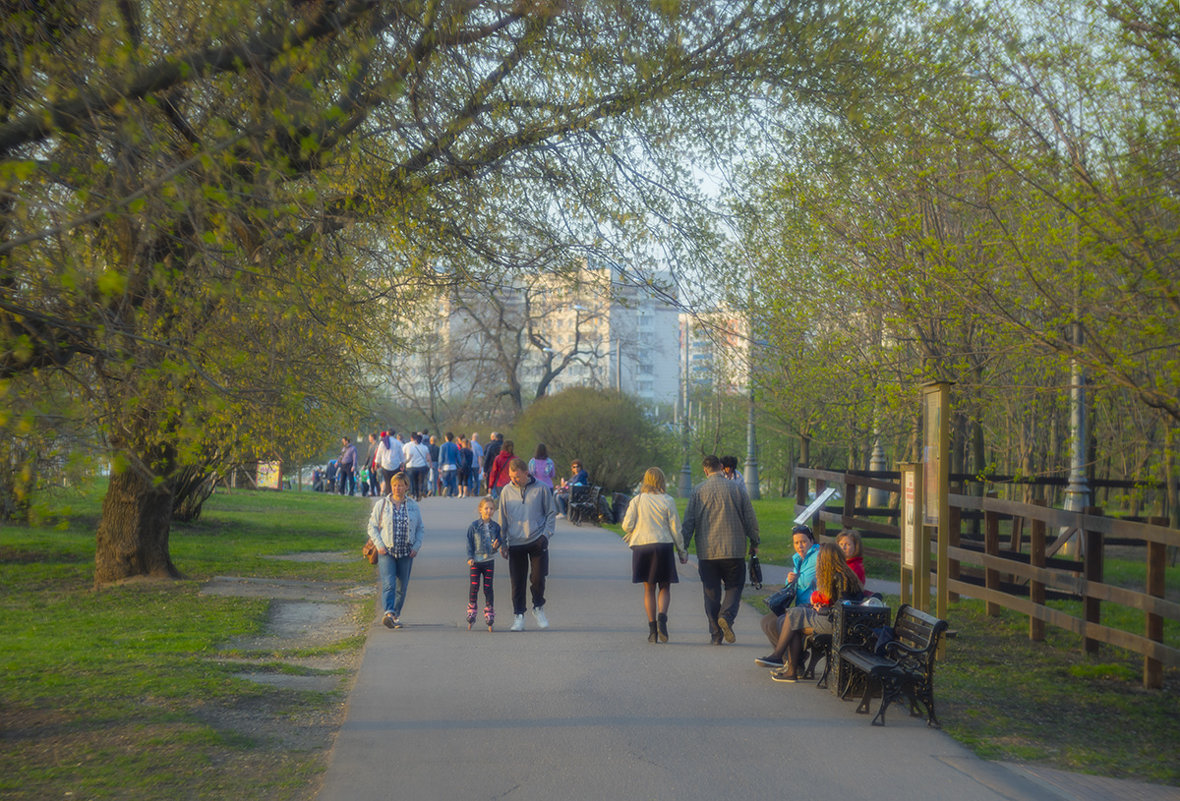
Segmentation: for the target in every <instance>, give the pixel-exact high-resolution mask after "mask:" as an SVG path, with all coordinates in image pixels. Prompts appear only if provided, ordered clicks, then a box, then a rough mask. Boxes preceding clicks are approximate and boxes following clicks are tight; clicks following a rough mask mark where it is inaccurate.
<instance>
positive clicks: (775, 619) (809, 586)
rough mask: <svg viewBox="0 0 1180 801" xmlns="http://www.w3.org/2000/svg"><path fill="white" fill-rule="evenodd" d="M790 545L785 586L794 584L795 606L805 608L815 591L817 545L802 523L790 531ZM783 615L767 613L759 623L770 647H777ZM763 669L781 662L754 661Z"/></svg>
mask: <svg viewBox="0 0 1180 801" xmlns="http://www.w3.org/2000/svg"><path fill="white" fill-rule="evenodd" d="M791 544H792V545H794V547H795V553H794V554H792V555H791V568H792V569H791V570H790V571H789V572H788V573H787V584H790V583H791V582H792V581H793V582H795V605H796V606H807V605H808V604H810V603H811V591H812V590H814V589H815V560H816V558H817V557H818V556H819V545H817V544H816V542H815V535H813V534H812V533H811V529H810V528H808V527H807V526H805V525H803V524H802V523H800V524H798V525H796V526H795V527H794V528H793V529H791ZM783 617H784V616H783V615H776V614H775V613H774V612H767V613H766V614H765V615H763V616H762V620H761V621H760V623H761V625H762V633H763V634H765V635H766V639H768V640H770V644H771V645H772V646H777V645H778V638H779V634H780V633H782V626H783ZM754 661H755V662H757V663H758V664H759V665H762V666H763V667H782V664H783V663H782V661H781V660H780V661H778V662H768V661H767V657H760V658H758V659H755V660H754Z"/></svg>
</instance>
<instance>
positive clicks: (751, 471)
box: [745, 359, 762, 501]
mask: <svg viewBox="0 0 1180 801" xmlns="http://www.w3.org/2000/svg"><path fill="white" fill-rule="evenodd" d="M750 367H751V370H750V376H749V379H748V380H749V382H750V409H749V415H748V417H747V419H746V470H745V479H746V492H747V493H748V494H749V496H750V500H754V501H757V500H760V499H761V498H762V491H761V490H760V489H758V440H757V437H755V435H754V373H753V367H754V363H753V359H751V361H750Z"/></svg>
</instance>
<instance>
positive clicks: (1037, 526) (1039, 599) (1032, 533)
mask: <svg viewBox="0 0 1180 801" xmlns="http://www.w3.org/2000/svg"><path fill="white" fill-rule="evenodd" d="M1033 503H1034V504H1036V505H1037V506H1044V505H1045V500H1044V498H1037V499H1036V500H1034V501H1033ZM1028 562H1029V564H1030V565H1032V566H1033V567H1044V566H1045V521H1044V520H1033V521H1032V525H1031V526H1029V531H1028ZM1028 600H1029V601H1031V602H1032V603H1034V604H1037V605H1038V606H1044V605H1045V583H1044V582H1043V581H1037V580H1036V579H1033V580H1032V581H1030V582H1029V584H1028ZM1028 638H1029V639H1030V640H1032V641H1033V642H1044V640H1045V621H1043V620H1041V619H1040V618H1038V617H1032V616H1030V617H1029V619H1028Z"/></svg>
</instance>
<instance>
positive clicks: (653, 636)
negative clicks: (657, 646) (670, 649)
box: [647, 620, 659, 642]
mask: <svg viewBox="0 0 1180 801" xmlns="http://www.w3.org/2000/svg"><path fill="white" fill-rule="evenodd" d="M647 625H648V627H649V628H650V629H651V633H650V634H648V635H647V641H648V642H658V640H657V637H658V636H659V635H658V634H657V633H656V622H655V621H654V620H649V621H647Z"/></svg>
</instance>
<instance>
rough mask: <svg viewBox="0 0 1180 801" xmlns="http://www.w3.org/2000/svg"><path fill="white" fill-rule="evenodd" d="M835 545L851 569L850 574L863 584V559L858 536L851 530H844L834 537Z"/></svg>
mask: <svg viewBox="0 0 1180 801" xmlns="http://www.w3.org/2000/svg"><path fill="white" fill-rule="evenodd" d="M836 545H837V547H839V548H840V550H841V551H842V552H843V553H844V561H845V562H847V563H848V566H849V567H850V568H852V572H853V573H855V574H856V577H857V578H858V579H860V583H861V584H862V585H863V584H864V583H865V558H864V554H863V552H862V546H861V544H860V535H859V534H857V533H856V532H855V531H853V530H852V529H849V528H846V529H844V530H843V531H841V532H840V533H839V534H837V535H836Z"/></svg>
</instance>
